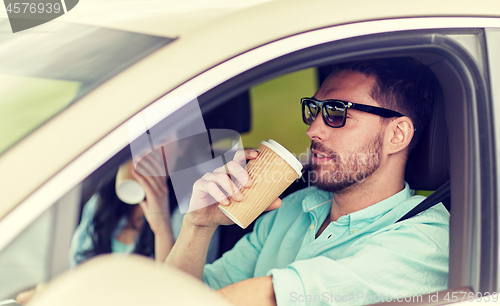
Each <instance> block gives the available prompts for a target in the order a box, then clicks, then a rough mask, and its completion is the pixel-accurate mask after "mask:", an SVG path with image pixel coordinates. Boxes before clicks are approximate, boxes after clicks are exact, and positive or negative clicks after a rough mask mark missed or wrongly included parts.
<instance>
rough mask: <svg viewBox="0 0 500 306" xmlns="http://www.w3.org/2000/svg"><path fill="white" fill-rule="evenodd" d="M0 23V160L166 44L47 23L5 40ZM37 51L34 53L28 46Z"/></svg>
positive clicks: (3, 21)
mask: <svg viewBox="0 0 500 306" xmlns="http://www.w3.org/2000/svg"><path fill="white" fill-rule="evenodd" d="M9 31H10V25H9V22H8V20H7V19H0V32H1V33H2V34H0V52H1V53H2V58H1V59H0V82H1V83H2V84H3V86H2V88H1V89H0V135H1V137H0V154H2V153H3V152H4V151H6V150H7V149H8V148H9V147H11V146H12V145H14V144H15V143H16V142H18V141H19V140H21V139H22V138H23V137H25V136H26V135H27V134H29V133H30V132H31V131H33V130H34V129H36V128H37V127H38V126H40V125H41V124H43V123H44V122H46V121H47V120H49V119H50V118H51V117H53V116H54V115H56V114H57V113H59V112H60V111H62V110H63V109H65V108H66V107H68V106H69V105H70V104H71V103H74V102H75V101H77V100H79V99H80V98H81V97H83V96H84V95H86V94H87V93H88V92H90V91H91V90H93V89H95V88H96V87H97V86H99V85H100V84H102V83H103V82H105V81H106V80H108V79H109V78H111V77H113V76H114V75H116V74H118V73H119V72H121V71H122V70H124V69H125V68H127V67H128V66H130V65H132V64H133V63H135V62H137V61H139V60H140V59H142V58H144V57H145V56H146V55H148V54H150V53H151V52H153V51H154V50H157V49H158V48H160V47H162V46H164V45H166V44H168V43H169V42H171V41H172V39H170V38H163V37H156V36H150V35H143V34H136V33H130V32H123V31H117V30H111V29H105V28H98V27H93V26H82V25H76V24H68V23H60V22H49V23H46V24H44V25H41V26H39V27H37V30H36V32H33V33H29V34H24V35H23V34H6V33H9ZM33 45H36V46H37V47H36V48H33V47H32V46H33Z"/></svg>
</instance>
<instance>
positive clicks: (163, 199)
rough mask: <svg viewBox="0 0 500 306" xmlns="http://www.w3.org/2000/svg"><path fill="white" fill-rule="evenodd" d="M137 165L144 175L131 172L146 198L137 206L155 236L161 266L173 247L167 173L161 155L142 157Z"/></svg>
mask: <svg viewBox="0 0 500 306" xmlns="http://www.w3.org/2000/svg"><path fill="white" fill-rule="evenodd" d="M139 164H140V165H141V166H139ZM139 164H138V169H139V171H140V172H141V173H143V174H144V175H141V174H139V173H138V172H137V171H135V170H134V171H133V172H132V175H133V176H134V178H135V179H136V180H137V181H138V182H139V184H141V185H142V187H143V188H144V190H145V192H146V198H145V199H144V201H142V202H141V203H139V205H140V206H141V208H142V211H143V212H144V217H146V220H147V221H148V223H149V227H150V228H151V230H152V231H153V233H154V234H155V259H156V262H158V263H160V264H163V263H164V262H165V259H166V258H167V255H168V253H169V252H170V250H171V249H172V246H173V245H174V235H173V233H172V226H171V222H170V206H169V202H168V187H167V177H168V172H166V169H165V167H164V163H163V156H162V154H158V153H156V152H152V153H151V154H149V155H148V156H146V157H144V158H143V159H142V160H141V161H140V162H139Z"/></svg>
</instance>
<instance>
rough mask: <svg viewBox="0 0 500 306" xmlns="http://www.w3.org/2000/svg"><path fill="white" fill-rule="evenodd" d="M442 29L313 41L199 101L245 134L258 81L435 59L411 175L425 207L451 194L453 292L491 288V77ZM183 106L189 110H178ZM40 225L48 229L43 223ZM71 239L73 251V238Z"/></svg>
mask: <svg viewBox="0 0 500 306" xmlns="http://www.w3.org/2000/svg"><path fill="white" fill-rule="evenodd" d="M435 32H436V31H434V32H429V31H410V32H408V33H387V34H379V35H373V36H366V37H358V38H351V39H346V40H343V41H336V42H334V43H327V44H324V45H319V46H313V47H310V48H307V49H304V50H300V51H297V52H293V53H290V54H287V55H285V56H283V57H280V58H276V59H273V60H271V61H269V62H266V63H264V64H262V65H260V66H258V67H255V68H253V69H251V70H249V71H246V72H245V73H242V74H240V75H238V76H236V77H234V78H231V79H230V80H228V81H226V82H224V83H222V84H220V85H219V86H217V87H215V88H213V89H212V90H209V91H208V92H206V93H203V94H201V95H200V96H198V101H197V102H198V103H199V107H200V109H201V112H202V114H203V119H204V123H205V126H206V129H207V131H208V134H209V135H210V131H212V130H216V129H227V130H233V131H236V132H237V133H239V134H241V135H245V134H246V133H252V131H253V130H254V128H255V127H254V126H253V122H254V119H255V118H254V117H255V116H259V115H260V114H255V113H253V111H252V110H253V109H254V107H255V103H257V102H255V101H253V100H252V94H251V93H252V88H254V87H255V86H258V85H259V84H263V83H265V82H268V81H270V80H273V79H275V78H278V77H281V76H285V75H289V74H291V73H294V72H297V71H302V70H304V69H311V68H312V69H314V71H315V73H316V78H317V79H316V80H315V81H316V84H317V86H319V84H320V83H321V81H322V80H324V79H325V78H326V76H327V75H328V74H329V72H330V71H331V66H332V64H335V63H339V62H347V61H353V60H359V59H369V58H387V57H400V56H411V57H413V58H415V59H417V60H419V61H420V62H422V63H423V64H425V65H428V66H429V67H430V68H431V70H432V71H433V72H434V74H435V75H436V77H437V79H438V81H439V83H440V86H441V90H442V92H441V94H440V99H439V101H436V102H437V103H435V107H434V110H433V116H432V119H431V122H430V124H429V125H428V127H427V128H426V130H425V132H424V135H423V137H422V139H421V141H420V143H419V144H418V146H417V148H416V149H415V150H414V152H413V153H412V154H411V155H410V157H409V160H408V164H407V167H406V176H405V180H406V181H407V182H408V183H409V185H410V187H411V188H412V189H413V190H416V191H421V190H423V191H436V190H437V192H434V193H433V194H432V195H431V196H430V197H429V200H428V201H426V203H425V205H424V206H425V207H424V208H423V209H425V208H428V207H429V206H432V205H434V204H437V203H439V202H442V203H443V204H444V205H445V206H446V208H447V209H448V210H449V211H450V215H451V219H450V275H449V288H450V290H453V289H455V288H462V289H463V288H464V287H466V288H469V287H475V288H474V289H475V290H480V291H492V288H491V286H492V282H491V279H493V278H494V277H496V275H493V274H491V275H488V273H483V270H481V274H480V275H481V276H480V279H478V271H479V269H481V265H488V264H489V265H494V261H495V256H494V255H495V253H494V252H493V251H492V250H490V249H489V247H488V246H487V242H488V240H491V241H492V240H493V239H494V233H493V232H489V231H488V232H487V231H486V230H485V229H488V228H493V227H492V226H493V222H494V220H493V217H492V219H488V218H483V220H481V223H479V224H480V225H479V228H478V227H477V226H476V227H474V226H472V224H478V223H476V221H477V220H478V218H480V216H484V215H486V216H488V215H491V212H493V211H494V208H493V207H490V206H489V204H481V203H494V201H490V199H489V197H492V195H491V192H490V190H493V188H494V183H493V182H492V181H491V180H488V178H489V177H490V176H491V173H488V171H479V163H481V167H483V166H484V165H486V166H487V168H486V169H491V171H493V166H492V161H491V160H489V159H488V158H487V155H485V153H484V152H491V151H492V146H493V144H492V140H491V135H490V133H489V132H485V129H486V128H487V127H488V126H489V125H491V118H490V116H491V110H490V109H489V103H486V102H487V101H488V95H487V88H486V85H485V83H484V79H483V77H482V74H483V71H481V64H478V62H477V59H474V58H473V56H471V55H470V53H468V52H467V51H466V50H464V48H463V47H462V46H460V45H459V44H457V43H456V42H455V41H454V40H452V39H451V38H450V37H451V36H449V35H460V34H461V33H456V32H453V31H451V32H450V31H448V32H446V31H442V32H441V33H435ZM464 35H471V33H465V34H464ZM313 94H314V92H310V93H309V95H310V96H312V95H313ZM300 98H301V97H300V96H298V97H297V100H296V101H288V102H287V103H289V105H290V107H287V108H280V111H283V112H290V113H293V114H295V115H296V116H300V108H299V100H300ZM181 111H182V109H181V110H179V112H181ZM183 118H184V119H186V118H187V117H183ZM177 119H178V117H177ZM177 119H176V120H177ZM186 120H187V119H186ZM188 121H189V120H188ZM176 124H177V121H175V120H170V119H169V118H166V119H165V120H164V121H162V122H161V123H160V124H159V125H161V126H164V127H168V126H175V125H176ZM283 128H284V129H286V127H283ZM167 129H168V128H167ZM480 133H482V134H481V135H483V137H482V138H480V137H479V135H480ZM214 135H215V134H214ZM299 136H300V137H306V136H305V135H299ZM299 136H297V137H299ZM208 137H210V136H208ZM266 139H267V138H266ZM262 140H265V139H262ZM276 140H277V141H280V139H276ZM220 141H222V139H219V138H217V137H214V138H210V141H209V142H210V145H211V148H210V150H211V153H212V157H213V158H215V157H217V156H219V155H221V154H223V153H224V150H225V149H224V147H223V146H222V147H217V146H216V145H215V144H216V143H218V142H220ZM226 148H227V147H226ZM475 148H476V149H475ZM477 148H479V149H477ZM130 150H131V149H130V147H125V148H122V149H120V150H118V151H117V153H116V154H115V155H114V156H113V157H112V158H111V159H109V160H108V161H107V162H106V163H105V164H103V165H102V166H101V167H100V168H98V169H96V170H95V171H94V172H93V173H92V174H91V175H90V176H89V177H88V178H87V179H85V180H84V181H83V182H81V184H80V185H79V186H77V187H75V188H76V189H78V193H77V194H78V196H77V199H78V200H77V201H76V203H78V204H77V207H78V209H76V210H75V212H77V213H76V214H75V216H74V220H73V221H72V222H73V223H71V224H70V225H69V227H73V229H74V227H75V226H76V225H77V224H78V222H79V220H80V218H81V210H82V209H83V205H84V204H85V203H86V202H87V201H88V199H89V198H90V197H91V196H92V195H93V194H94V193H95V192H96V191H97V190H99V188H100V186H102V185H103V184H104V183H106V182H109V181H110V180H113V179H114V178H115V175H116V172H117V170H118V167H119V166H120V165H121V164H122V163H124V162H125V161H127V160H128V159H129V158H130V152H131V151H130ZM306 171H307V167H306ZM307 178H308V175H307V174H304V175H303V177H302V178H299V179H298V180H297V181H296V182H295V183H293V184H292V185H291V186H290V187H289V189H287V191H285V193H284V194H283V195H282V197H284V196H286V195H287V194H290V193H292V192H293V191H296V190H299V189H301V188H304V187H307V186H309V185H310V182H308V181H307ZM479 190H481V192H480V191H479ZM64 202H65V201H64V199H62V200H61V201H60V203H58V204H57V205H54V209H51V211H48V212H47V214H52V215H53V216H52V217H50V218H49V217H47V218H49V219H50V220H53V219H54V218H57V206H61V205H64ZM72 203H75V201H74V200H73V202H72ZM72 205H74V204H72ZM488 213H489V214H488ZM49 223H50V222H49ZM66 227H68V225H66ZM34 228H36V226H35V227H34ZM47 228H48V232H49V233H52V232H54V231H57V230H60V229H58V228H56V227H54V226H52V227H50V226H49V227H47ZM251 230H252V226H250V227H248V228H246V229H241V228H239V227H238V226H237V225H232V226H227V227H222V228H221V232H220V244H219V251H218V256H221V255H222V254H223V253H224V252H226V251H227V250H229V249H231V248H232V246H233V245H234V244H235V243H236V242H237V241H238V239H240V238H241V237H242V236H243V235H244V234H245V233H248V232H249V231H251ZM33 231H38V232H40V231H39V230H36V229H35V230H33ZM479 233H480V234H481V236H480V237H481V239H479V240H480V241H478V240H474V239H471V237H473V236H475V237H478V235H479ZM23 235H24V234H23ZM47 235H48V236H47V237H45V238H44V239H46V241H47V245H49V247H47V249H48V250H47V251H46V253H45V255H44V256H45V257H44V258H45V260H48V261H50V260H49V259H48V258H50V257H54V256H57V257H58V258H59V259H61V260H62V259H63V258H64V251H62V250H61V246H60V245H59V246H57V247H58V248H59V249H56V246H55V244H54V243H51V242H50V240H51V239H50V236H51V234H47ZM492 245H494V244H492ZM65 247H66V254H67V247H68V244H67V243H66V245H65ZM8 248H12V249H13V250H12V252H11V254H14V253H15V254H19V252H21V251H19V249H20V248H21V247H20V246H16V245H14V244H13V245H12V246H9V247H8ZM16 248H17V249H16ZM61 254H62V255H61ZM2 256H4V255H0V261H2V258H4V257H2ZM66 256H67V255H66ZM66 258H67V257H66ZM473 258H476V259H477V258H481V262H482V263H481V264H480V263H478V260H476V261H474V260H473ZM51 262H53V261H51ZM65 269H67V266H66V267H65V265H64V264H59V265H57V264H53V265H52V266H50V267H48V268H47V270H50V271H48V272H47V271H46V272H44V273H41V274H38V276H36V277H32V278H28V279H29V281H24V282H23V281H19V284H18V285H16V286H17V287H15V288H14V287H13V288H12V292H11V297H12V296H15V294H16V293H17V292H19V291H21V290H24V289H26V288H28V287H30V286H33V285H34V284H36V282H39V281H40V280H48V279H50V278H52V277H53V276H55V275H57V274H58V273H60V272H62V271H64V270H65ZM492 270H493V269H492ZM491 273H493V272H491ZM0 278H1V276H0ZM40 278H41V279H40ZM473 285H474V286H473ZM1 298H2V297H0V300H1Z"/></svg>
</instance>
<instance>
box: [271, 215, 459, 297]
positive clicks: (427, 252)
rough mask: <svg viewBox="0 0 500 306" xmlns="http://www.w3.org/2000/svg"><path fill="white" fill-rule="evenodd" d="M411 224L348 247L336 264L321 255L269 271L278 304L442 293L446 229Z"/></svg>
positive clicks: (439, 222)
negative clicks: (440, 291) (439, 291)
mask: <svg viewBox="0 0 500 306" xmlns="http://www.w3.org/2000/svg"><path fill="white" fill-rule="evenodd" d="M410 220H411V219H410ZM410 220H407V221H409V222H406V221H404V222H400V223H397V224H394V225H392V226H391V228H390V229H389V230H385V231H382V230H381V231H379V232H377V233H375V234H373V235H372V236H371V237H370V238H368V239H366V240H364V241H363V242H360V243H359V244H355V245H353V246H351V247H350V248H348V249H347V250H346V251H345V254H343V256H342V257H341V258H340V259H337V260H334V259H331V258H328V255H327V254H325V256H319V257H315V258H311V259H306V260H300V261H296V262H294V263H292V264H290V265H289V266H288V267H287V268H284V269H272V270H270V271H269V273H268V275H272V277H273V285H274V291H275V296H276V300H277V304H278V305H279V306H283V305H308V304H314V305H363V304H373V303H379V302H389V301H395V300H397V299H401V298H403V299H404V298H405V297H408V295H409V294H410V295H415V296H416V298H417V299H418V298H419V297H418V295H419V294H426V293H430V292H434V291H438V290H445V289H446V288H447V282H448V256H449V255H448V252H449V247H448V244H449V238H448V237H449V229H448V223H447V222H445V221H443V220H435V221H436V222H435V223H432V221H431V223H423V224H422V223H420V224H417V223H412V222H411V221H410ZM412 298H413V296H412ZM420 298H421V297H420Z"/></svg>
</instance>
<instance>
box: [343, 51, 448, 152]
mask: <svg viewBox="0 0 500 306" xmlns="http://www.w3.org/2000/svg"><path fill="white" fill-rule="evenodd" d="M333 68H334V73H335V72H336V71H342V70H347V71H354V72H360V73H363V74H364V75H366V76H367V77H370V76H374V77H375V78H376V85H375V86H374V88H373V89H372V93H371V96H372V98H373V99H374V100H375V101H377V102H378V103H379V104H380V105H381V107H384V108H388V109H392V110H395V111H397V112H400V113H402V114H404V115H406V116H408V117H409V118H410V119H411V121H412V122H413V125H414V127H415V128H416V131H415V133H414V135H413V139H412V141H411V143H410V145H409V146H408V148H409V152H411V151H412V150H413V149H414V148H415V146H416V145H417V143H418V141H419V140H420V138H421V137H422V132H423V130H424V129H425V127H426V126H427V124H428V123H429V121H430V119H431V116H432V110H433V108H434V102H435V100H436V99H437V95H438V93H439V90H440V87H439V82H438V81H437V79H436V77H435V76H434V74H433V73H432V71H431V70H430V69H429V67H427V66H425V65H423V64H422V63H420V62H419V61H417V60H416V59H414V58H412V57H396V58H385V59H374V60H366V61H356V62H348V63H341V64H337V65H335V66H334V67H333ZM351 102H356V101H351ZM382 120H391V119H390V118H389V119H386V118H382Z"/></svg>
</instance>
